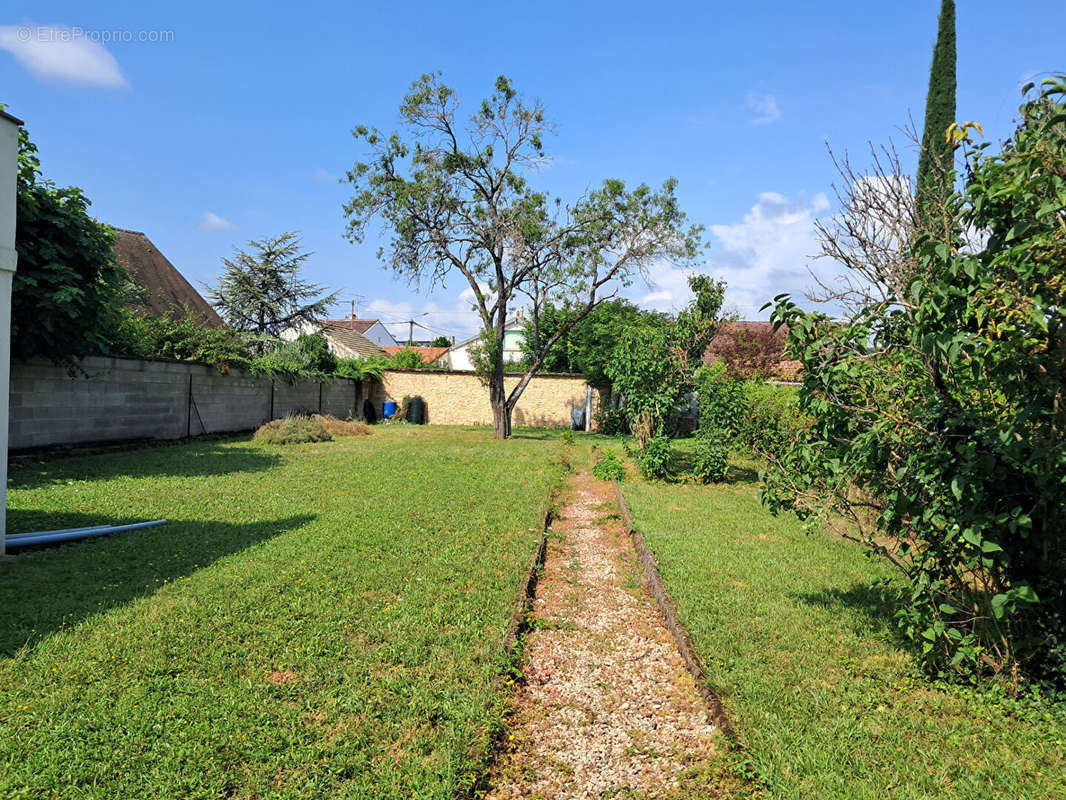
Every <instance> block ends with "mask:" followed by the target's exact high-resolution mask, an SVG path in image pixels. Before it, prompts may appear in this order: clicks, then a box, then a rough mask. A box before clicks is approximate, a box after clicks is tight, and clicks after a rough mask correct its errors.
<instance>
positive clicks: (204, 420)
mask: <svg viewBox="0 0 1066 800" xmlns="http://www.w3.org/2000/svg"><path fill="white" fill-rule="evenodd" d="M81 368H82V370H83V371H84V374H78V375H74V376H71V375H70V374H69V373H68V371H67V370H66V369H65V368H64V367H58V366H55V365H54V364H50V363H47V362H29V363H18V362H16V363H14V364H12V368H11V393H10V399H11V412H10V416H9V428H8V430H9V447H10V449H12V450H27V449H33V448H42V447H62V446H71V445H88V444H104V443H109V442H123V441H135V440H145V439H163V440H165V439H180V438H182V437H184V436H197V435H199V434H204V433H228V432H236V431H246V430H253V429H255V428H257V427H259V426H260V425H262V424H263V423H264V422H266V421H267V420H269V419H272V418H276V417H279V416H282V415H284V414H285V413H286V412H288V411H304V412H317V411H318V410H319V409H320V408H321V410H322V411H323V412H324V413H327V414H333V415H334V416H337V417H340V418H342V419H344V418H347V417H349V416H359V413H358V412H360V411H361V410H362V398H363V392H364V389H363V387H362V386H361V385H360V384H359V382H358V381H352V380H347V379H342V380H337V381H331V382H326V383H321V384H320V383H319V382H318V381H307V382H304V383H301V384H297V385H296V386H290V385H289V384H287V383H285V382H283V381H271V380H270V379H269V378H261V377H257V376H254V375H251V374H250V373H248V372H246V371H244V370H238V369H233V370H230V371H229V372H228V373H227V374H225V375H223V374H220V373H219V372H218V371H216V370H215V369H214V368H212V367H209V366H205V365H203V364H187V363H177V362H166V361H140V360H136V359H120V358H89V359H85V360H84V361H83V362H82V364H81ZM357 400H358V402H357ZM320 403H321V405H320ZM272 407H273V417H272V416H271V408H272Z"/></svg>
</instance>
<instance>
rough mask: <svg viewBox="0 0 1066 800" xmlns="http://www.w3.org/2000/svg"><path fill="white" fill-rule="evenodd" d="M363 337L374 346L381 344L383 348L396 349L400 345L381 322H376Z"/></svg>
mask: <svg viewBox="0 0 1066 800" xmlns="http://www.w3.org/2000/svg"><path fill="white" fill-rule="evenodd" d="M363 336H365V337H366V338H367V339H369V340H370V341H372V342H373V343H374V344H379V345H382V346H383V347H384V346H388V347H396V346H397V345H399V344H400V343H399V342H397V341H396V339H395V338H394V337H393V335H392V334H391V333H389V331H388V329H387V328H386V327H385V326H384V325H382V324H381V323H380V322H375V323H374V324H373V325H371V326H370V327H369V328H367V329H366V332H365V333H364V334H363ZM405 341H406V340H405Z"/></svg>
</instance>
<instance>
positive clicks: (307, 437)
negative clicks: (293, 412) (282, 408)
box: [252, 416, 333, 444]
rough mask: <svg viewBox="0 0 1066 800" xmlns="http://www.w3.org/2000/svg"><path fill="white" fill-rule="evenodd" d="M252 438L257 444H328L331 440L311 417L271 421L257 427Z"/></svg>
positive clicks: (329, 434) (330, 435)
mask: <svg viewBox="0 0 1066 800" xmlns="http://www.w3.org/2000/svg"><path fill="white" fill-rule="evenodd" d="M252 438H253V439H254V440H255V441H257V442H270V443H271V444H306V443H308V442H329V441H332V440H333V435H332V434H331V433H330V432H329V431H328V430H326V428H325V426H324V425H323V424H322V423H321V422H317V421H316V420H314V419H313V418H311V417H299V416H291V417H285V418H284V419H275V420H271V421H270V422H268V423H266V424H265V425H261V426H259V429H258V430H257V431H256V432H255V435H253V436H252Z"/></svg>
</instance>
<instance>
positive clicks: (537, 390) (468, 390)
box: [370, 369, 599, 428]
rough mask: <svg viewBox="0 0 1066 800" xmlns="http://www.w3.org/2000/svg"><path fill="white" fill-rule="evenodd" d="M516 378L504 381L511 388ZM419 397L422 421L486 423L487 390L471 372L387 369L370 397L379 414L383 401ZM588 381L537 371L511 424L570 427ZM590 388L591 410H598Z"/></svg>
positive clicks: (582, 402) (488, 412)
mask: <svg viewBox="0 0 1066 800" xmlns="http://www.w3.org/2000/svg"><path fill="white" fill-rule="evenodd" d="M519 378H520V376H518V375H510V376H507V378H506V379H505V383H506V387H507V390H508V391H510V390H511V389H512V388H513V387H514V386H515V385H516V384H517V383H518V381H519ZM415 395H419V396H421V397H422V399H423V400H425V402H426V417H427V419H426V421H427V422H428V423H430V424H433V425H491V424H492V407H491V406H490V405H489V390H488V387H486V386H485V385H484V384H482V383H481V381H480V380H479V379H478V377H477V375H476V374H474V373H473V372H465V371H452V370H398V369H397V370H387V371H386V372H385V374H384V376H383V379H382V381H381V382H380V383H378V382H375V383H374V384H372V387H371V394H370V399H371V402H372V403H373V404H374V410H375V412H376V413H377V415H378V418H379V419H380V417H381V412H382V406H383V403H384V401H385V400H395V401H396V402H397V403H399V402H401V401H402V400H403V398H404V397H405V396H411V397H414V396H415ZM587 399H588V384H587V383H586V382H585V379H584V378H582V377H581V376H580V375H557V374H542V375H537V376H536V377H534V378H533V380H531V381H530V382H529V385H528V386H527V387H526V389H525V391H524V392H523V393H522V397H521V398H520V399H519V401H518V405H517V406H515V410H514V414H513V416H512V418H511V421H512V423H513V424H514V425H515V426H530V427H539V428H551V427H569V426H570V412H571V411H572V410H573V409H575V408H582V409H584V408H585V407H586V402H587ZM598 403H599V396H598V393H597V392H596V391H595V390H593V392H592V404H591V413H592V414H595V413H596V410H597V408H598Z"/></svg>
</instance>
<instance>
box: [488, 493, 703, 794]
mask: <svg viewBox="0 0 1066 800" xmlns="http://www.w3.org/2000/svg"><path fill="white" fill-rule="evenodd" d="M568 498H569V499H568V503H567V505H566V506H565V507H564V508H563V510H562V512H561V514H560V518H559V519H558V520H557V521H556V522H555V524H554V525H553V527H552V533H553V536H552V538H551V540H550V541H549V544H548V551H547V556H546V559H545V564H544V570H543V574H542V576H541V578H540V581H539V582H538V584H537V593H536V597H535V599H534V604H533V612H534V620H535V623H534V629H533V631H532V632H531V633H530V635H529V639H528V643H527V647H526V653H527V663H526V665H525V670H524V674H525V682H524V683H523V684H522V685H521V687H520V688H519V691H518V693H517V697H516V700H515V711H514V714H513V715H512V717H511V720H510V729H509V731H508V734H507V735H506V736H505V741H506V743H507V747H506V748H505V749H504V751H503V752H501V753H500V754H499V756H498V757H497V761H496V764H495V765H494V767H493V770H492V775H491V786H492V789H491V790H490V791H489V793H488V795H487V797H489V798H493V800H505V799H506V798H598V797H609V796H618V795H621V796H631V795H633V794H635V795H637V796H640V797H647V798H661V797H671V796H674V795H676V794H677V793H678V792H679V790H680V789H681V788H682V785H683V782H684V779H685V777H686V774H687V773H689V772H690V771H693V770H694V768H698V767H700V766H703V765H706V764H707V763H708V762H709V761H710V760H711V759H713V758H714V752H715V746H716V739H717V733H716V729H715V726H714V725H713V724H711V722H710V721H709V720H708V715H707V710H706V708H705V706H704V705H703V703H702V701H701V699H700V696H699V695H698V694H697V692H696V686H695V683H694V681H693V678H692V676H691V675H690V674H689V672H688V671H687V670H686V669H685V665H684V662H683V661H682V659H681V656H680V654H679V653H678V652H677V647H676V645H675V643H674V640H673V638H672V636H671V635H670V632H669V631H668V630H667V628H666V626H665V625H664V624H663V622H662V618H661V617H660V615H659V611H658V608H657V606H656V605H655V601H654V599H653V598H652V597H651V596H650V593H649V592H648V591H647V590H646V589H645V587H644V586H643V584H642V583H641V577H640V572H639V569H638V567H637V561H636V554H635V553H634V551H633V547H632V544H631V542H630V540H629V536H628V534H627V532H626V531H625V530H624V529H623V526H622V523H621V522H620V521H619V520H618V509H617V506H616V504H615V501H614V498H613V495H612V494H611V492H610V486H609V484H606V483H603V482H601V481H595V480H593V479H592V478H591V477H589V476H588V475H587V474H581V475H576V476H573V477H572V478H571V480H570V484H569V492H568ZM627 793H629V794H627Z"/></svg>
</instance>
